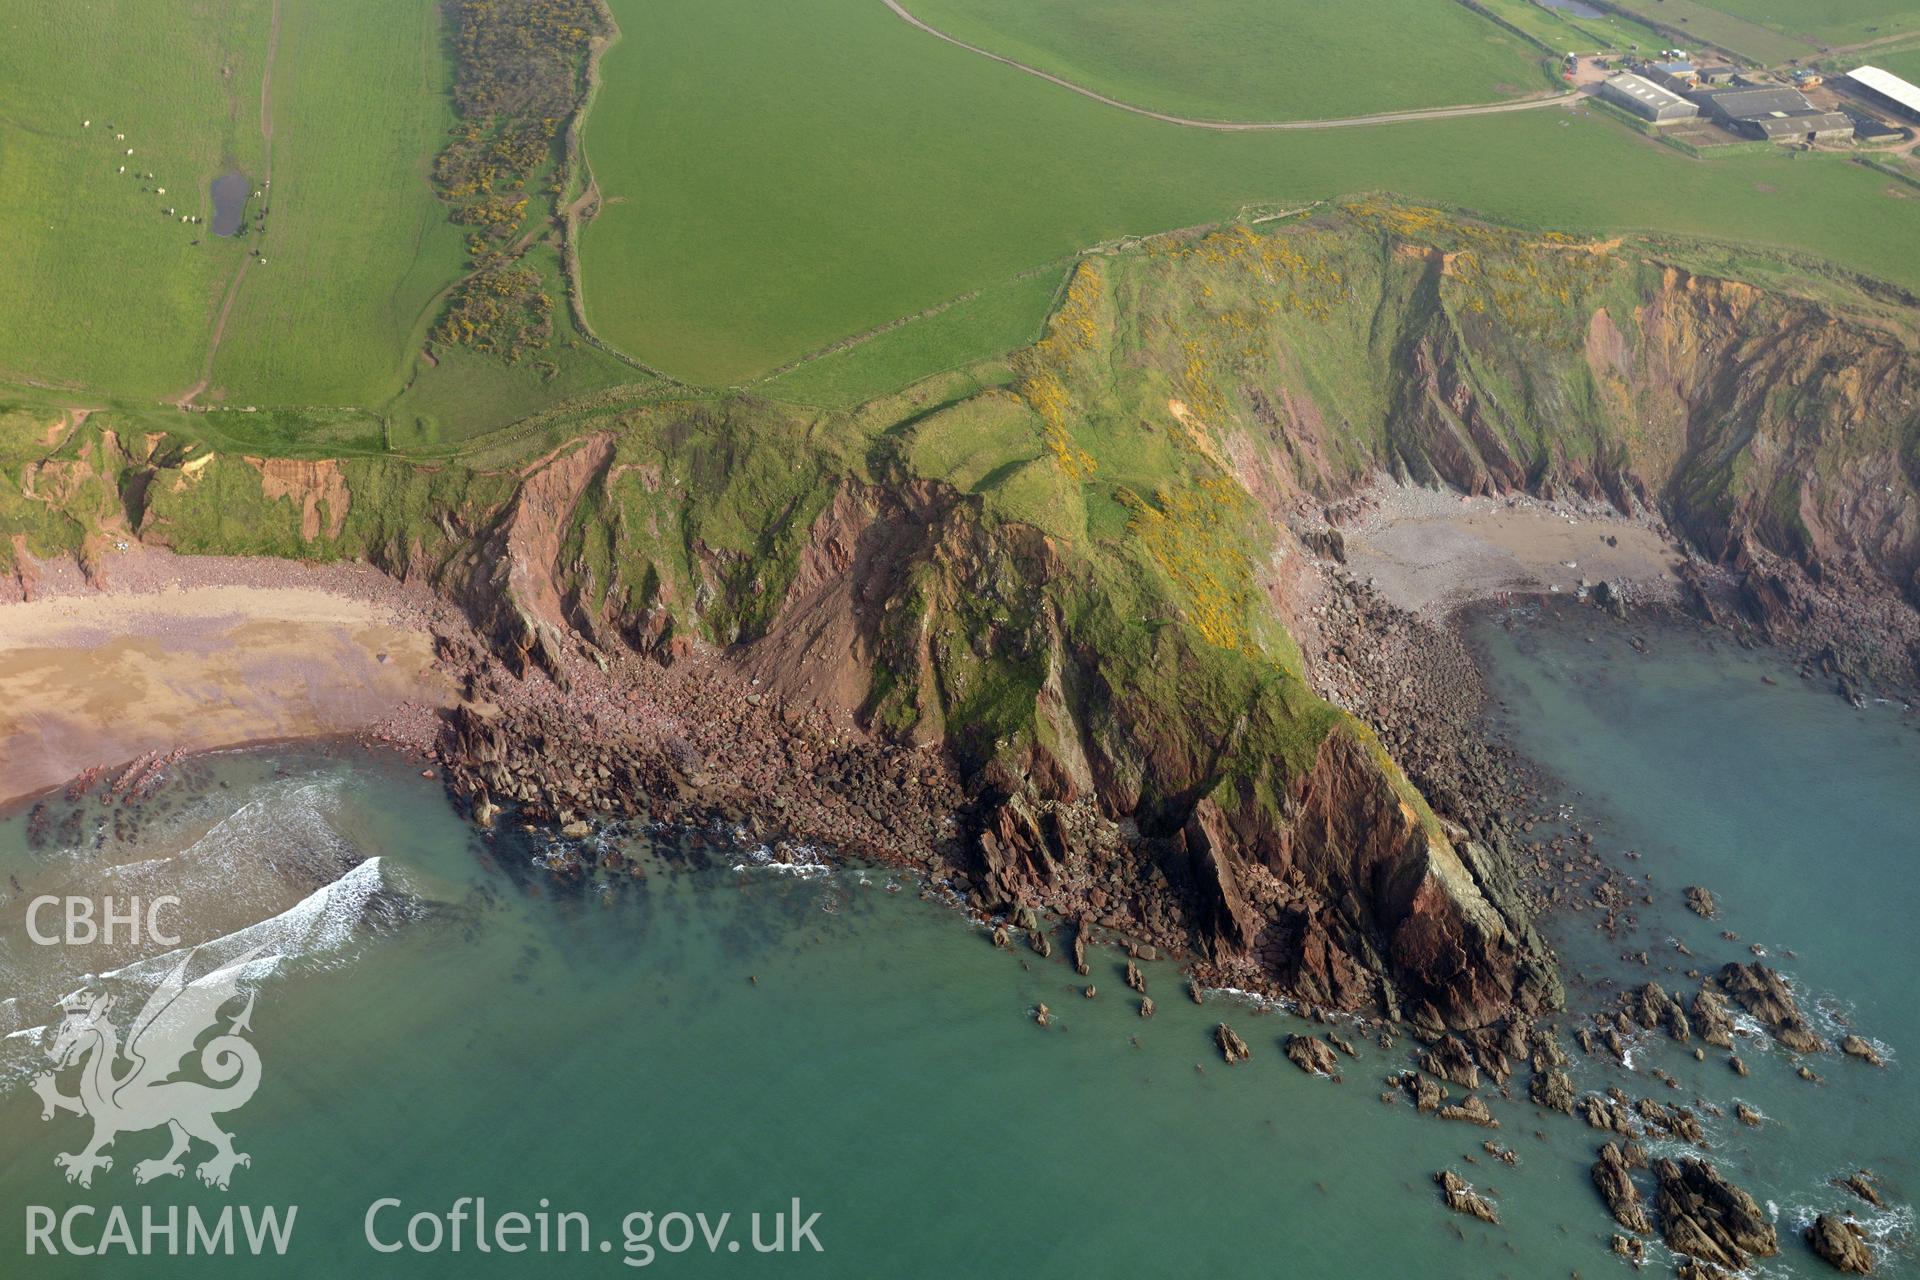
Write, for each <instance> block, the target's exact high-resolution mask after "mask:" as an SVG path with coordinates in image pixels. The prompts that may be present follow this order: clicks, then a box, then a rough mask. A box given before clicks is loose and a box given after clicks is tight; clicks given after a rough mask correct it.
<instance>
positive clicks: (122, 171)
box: [120, 165, 127, 173]
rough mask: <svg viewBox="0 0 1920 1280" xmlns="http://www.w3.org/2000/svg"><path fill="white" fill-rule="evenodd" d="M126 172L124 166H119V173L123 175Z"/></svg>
mask: <svg viewBox="0 0 1920 1280" xmlns="http://www.w3.org/2000/svg"><path fill="white" fill-rule="evenodd" d="M126 171H127V166H125V165H121V166H120V172H121V173H125V172H126Z"/></svg>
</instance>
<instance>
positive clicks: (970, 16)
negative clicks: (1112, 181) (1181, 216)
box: [904, 0, 1546, 120]
mask: <svg viewBox="0 0 1920 1280" xmlns="http://www.w3.org/2000/svg"><path fill="white" fill-rule="evenodd" d="M904 3H905V5H906V7H907V8H908V9H909V10H910V11H911V12H912V13H913V14H914V16H916V17H918V18H920V19H921V20H922V21H923V22H926V23H928V24H929V25H931V26H934V27H937V28H939V29H940V30H941V31H944V32H946V33H947V34H949V35H951V36H953V37H954V38H955V39H959V40H964V41H966V42H967V43H968V44H972V45H977V46H979V47H980V48H983V49H990V50H992V51H993V52H995V53H998V54H1000V55H1002V56H1004V57H1009V58H1013V59H1016V60H1017V61H1020V62H1024V63H1026V64H1028V65H1029V66H1034V67H1038V68H1040V69H1041V70H1043V71H1048V72H1051V73H1053V74H1054V75H1058V76H1062V77H1064V78H1066V79H1069V80H1072V81H1073V82H1074V83H1076V84H1081V85H1085V86H1086V87H1087V88H1090V89H1093V90H1095V91H1097V92H1100V93H1104V94H1106V95H1107V96H1109V97H1112V98H1118V99H1119V100H1121V101H1122V102H1129V103H1133V104H1135V105H1137V106H1143V107H1149V108H1152V109H1154V110H1158V111H1167V112H1172V113H1175V114H1181V115H1190V116H1198V117H1202V118H1207V119H1223V120H1303V119H1316V118H1324V117H1329V116H1350V115H1363V114H1366V113H1368V112H1374V111H1394V110H1400V109H1403V108H1411V107H1434V106H1446V105H1450V104H1453V103H1461V102H1494V101H1498V100H1499V99H1501V98H1507V97H1513V96H1515V95H1517V94H1521V93H1525V92H1529V91H1533V90H1537V89H1540V88H1542V87H1544V85H1545V83H1546V82H1545V81H1544V80H1543V78H1542V73H1541V70H1540V66H1539V64H1540V57H1541V55H1540V52H1539V50H1537V49H1534V48H1532V47H1531V46H1529V45H1528V44H1527V43H1526V42H1525V41H1523V40H1520V39H1518V38H1517V37H1515V36H1514V35H1513V34H1512V33H1511V32H1507V31H1503V30H1502V29H1501V28H1500V27H1498V26H1497V25H1495V24H1493V23H1490V22H1488V21H1486V20H1485V19H1484V18H1481V17H1479V16H1477V15H1476V14H1474V13H1472V12H1471V11H1469V10H1468V9H1467V8H1466V7H1465V6H1464V5H1459V4H1454V3H1434V2H1433V0H1349V3H1345V4H1340V5H1319V4H1292V5H1285V6H1278V7H1276V6H1275V5H1274V4H1272V3H1271V0H1189V3H1186V4H1183V5H1180V6H1178V7H1177V8H1169V7H1168V6H1167V5H1166V4H1164V3H1162V2H1161V0H904ZM926 38H927V39H932V37H931V36H929V37H926Z"/></svg>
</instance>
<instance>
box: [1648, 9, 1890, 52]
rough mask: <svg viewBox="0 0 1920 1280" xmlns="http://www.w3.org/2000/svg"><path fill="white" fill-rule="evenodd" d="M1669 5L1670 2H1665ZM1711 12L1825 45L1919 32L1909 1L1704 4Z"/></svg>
mask: <svg viewBox="0 0 1920 1280" xmlns="http://www.w3.org/2000/svg"><path fill="white" fill-rule="evenodd" d="M1666 3H1667V4H1671V3H1672V0H1666ZM1708 3H1709V4H1710V6H1711V7H1712V8H1715V9H1719V10H1721V11H1722V12H1724V13H1727V14H1730V15H1732V16H1733V17H1735V18H1738V19H1741V20H1743V21H1746V22H1751V23H1754V24H1756V25H1758V26H1762V27H1767V28H1769V29H1770V30H1773V31H1779V32H1782V33H1784V34H1786V35H1789V36H1797V37H1800V38H1801V39H1804V40H1807V41H1810V42H1814V43H1818V44H1825V45H1848V44H1859V43H1861V42H1863V41H1868V40H1879V39H1882V38H1884V37H1886V36H1890V35H1897V34H1899V33H1900V32H1903V31H1920V9H1916V8H1915V7H1914V5H1913V3H1912V0H1708Z"/></svg>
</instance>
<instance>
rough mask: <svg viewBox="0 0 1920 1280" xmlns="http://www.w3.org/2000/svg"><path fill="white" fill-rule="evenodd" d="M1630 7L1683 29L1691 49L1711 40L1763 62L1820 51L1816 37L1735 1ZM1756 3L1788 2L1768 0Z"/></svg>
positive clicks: (1651, 2)
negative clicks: (1769, 21) (1761, 18)
mask: <svg viewBox="0 0 1920 1280" xmlns="http://www.w3.org/2000/svg"><path fill="white" fill-rule="evenodd" d="M1794 2H1796V3H1797V0H1794ZM1836 2H1838V3H1845V2H1846V0H1836ZM1626 7H1627V8H1628V9H1630V10H1631V11H1632V12H1633V13H1636V14H1638V15H1640V16H1641V17H1643V18H1645V19H1647V20H1648V21H1650V22H1658V23H1661V24H1663V25H1665V26H1668V27H1672V28H1674V29H1675V30H1676V31H1678V32H1680V33H1682V35H1681V37H1680V38H1679V42H1680V43H1681V44H1683V45H1684V46H1686V47H1687V48H1688V49H1689V50H1693V46H1694V45H1695V44H1696V43H1711V44H1714V45H1717V46H1719V47H1720V48H1722V49H1727V50H1731V51H1732V52H1733V53H1736V54H1738V55H1740V56H1741V57H1743V58H1746V59H1748V60H1749V61H1752V62H1757V63H1760V64H1761V65H1763V66H1773V65H1775V64H1777V63H1782V62H1788V61H1791V60H1793V59H1796V58H1809V57H1812V56H1813V55H1814V54H1816V53H1818V52H1819V48H1818V45H1817V44H1816V42H1815V41H1813V40H1810V39H1807V38H1805V37H1803V36H1800V35H1798V34H1791V33H1788V32H1786V31H1783V30H1781V29H1779V28H1777V27H1771V26H1765V25H1762V24H1761V23H1759V22H1754V21H1751V20H1749V19H1748V18H1746V17H1743V16H1741V14H1740V13H1738V12H1736V11H1735V9H1736V5H1735V4H1731V3H1722V2H1721V0H1627V4H1626ZM1754 7H1755V8H1765V7H1773V8H1785V7H1786V6H1785V4H1781V3H1773V0H1768V3H1767V4H1762V5H1756V6H1754ZM1693 51H1694V52H1700V51H1698V50H1693Z"/></svg>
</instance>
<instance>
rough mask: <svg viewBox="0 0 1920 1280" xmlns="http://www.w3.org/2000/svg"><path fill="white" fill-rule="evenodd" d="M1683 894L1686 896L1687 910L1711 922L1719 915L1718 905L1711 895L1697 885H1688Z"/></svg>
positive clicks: (1708, 891)
mask: <svg viewBox="0 0 1920 1280" xmlns="http://www.w3.org/2000/svg"><path fill="white" fill-rule="evenodd" d="M1683 892H1684V893H1685V894H1686V895H1687V910H1689V911H1691V912H1693V914H1695V915H1697V916H1700V917H1702V918H1704V919H1707V920H1711V919H1713V918H1714V917H1715V916H1717V915H1719V914H1720V904H1719V903H1717V902H1715V901H1714V900H1713V893H1712V892H1711V891H1710V890H1708V889H1706V888H1704V887H1702V886H1700V885H1697V884H1690V885H1688V886H1687V887H1686V889H1685V890H1683Z"/></svg>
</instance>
